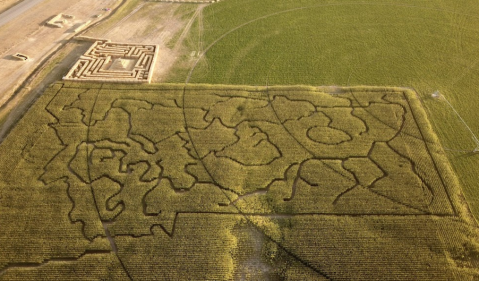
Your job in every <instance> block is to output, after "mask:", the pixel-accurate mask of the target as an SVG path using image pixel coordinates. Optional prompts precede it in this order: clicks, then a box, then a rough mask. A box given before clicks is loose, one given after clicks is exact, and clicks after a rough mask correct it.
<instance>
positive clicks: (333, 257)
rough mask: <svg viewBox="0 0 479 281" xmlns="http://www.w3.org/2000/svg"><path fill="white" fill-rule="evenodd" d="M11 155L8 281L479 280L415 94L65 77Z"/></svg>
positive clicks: (7, 147) (4, 166)
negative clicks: (92, 80)
mask: <svg viewBox="0 0 479 281" xmlns="http://www.w3.org/2000/svg"><path fill="white" fill-rule="evenodd" d="M0 155H2V162H1V163H0V225H1V226H2V229H3V230H4V231H2V232H0V280H51V279H56V280H78V279H88V280H90V279H91V280H145V279H146V280H151V279H154V280H468V278H469V279H471V278H477V277H478V276H479V273H478V272H477V268H478V266H479V264H478V262H477V261H478V257H479V235H478V234H477V229H478V228H477V224H476V223H475V221H474V219H473V218H472V216H471V214H470V212H469V211H468V209H467V205H466V204H465V201H464V198H463V195H462V193H461V189H460V185H459V183H458V181H457V179H456V178H455V176H454V173H453V172H452V170H451V169H450V167H449V163H448V161H447V159H446V156H445V154H444V151H443V150H442V148H441V146H440V144H439V143H438V139H437V137H436V136H435V134H434V132H433V131H432V129H431V126H430V124H429V122H428V119H427V117H426V114H425V112H424V110H423V108H422V106H421V104H420V102H419V100H418V99H417V97H416V93H415V92H414V91H411V90H409V89H407V88H384V87H382V88H381V87H352V88H351V87H306V86H302V87H299V86H295V87H292V86H271V87H255V86H221V85H220V86H213V85H192V86H186V87H185V86H183V85H174V84H162V85H143V86H138V85H121V84H85V83H71V82H68V83H57V84H54V85H52V86H51V87H50V88H49V89H48V90H47V91H46V92H45V94H44V95H43V96H42V97H41V98H40V99H39V100H38V101H37V102H36V103H35V105H34V106H33V107H32V108H31V109H30V110H29V111H28V112H27V114H26V115H25V116H24V117H23V119H22V120H20V121H19V123H18V125H17V126H16V127H15V128H14V129H13V130H12V131H11V133H10V134H9V135H8V137H7V138H6V139H5V140H4V142H3V143H2V144H1V145H0Z"/></svg>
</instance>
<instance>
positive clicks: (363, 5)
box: [170, 0, 479, 218]
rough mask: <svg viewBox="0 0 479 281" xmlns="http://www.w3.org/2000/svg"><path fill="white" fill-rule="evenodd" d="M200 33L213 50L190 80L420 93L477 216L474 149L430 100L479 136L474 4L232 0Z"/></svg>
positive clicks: (449, 0) (219, 6) (209, 12)
mask: <svg viewBox="0 0 479 281" xmlns="http://www.w3.org/2000/svg"><path fill="white" fill-rule="evenodd" d="M195 27H197V28H199V27H198V25H195ZM201 33H202V36H201V37H199V36H198V32H197V30H193V31H192V32H191V34H192V35H191V38H190V43H189V44H188V46H187V47H188V48H190V49H191V50H192V51H193V50H194V51H203V52H205V53H204V55H203V56H202V57H201V58H200V59H199V61H198V64H197V65H196V67H195V68H194V69H193V71H192V75H191V79H189V81H190V82H196V83H212V84H218V83H219V84H238V85H263V86H264V85H285V84H290V85H300V84H302V85H340V86H347V85H376V86H403V87H411V88H414V89H415V90H416V91H417V92H418V93H419V95H420V97H421V99H422V102H423V104H424V105H425V108H426V111H427V113H428V116H429V117H430V119H431V122H432V123H433V127H434V128H435V130H436V132H437V133H438V135H439V138H440V141H441V143H442V144H443V146H444V147H445V148H446V149H447V151H448V158H449V160H450V161H451V163H452V166H453V167H454V169H455V171H456V172H457V173H458V175H459V179H460V181H461V184H462V186H463V189H464V191H465V194H466V197H467V200H468V202H469V205H470V207H471V209H472V211H473V213H474V214H475V216H476V218H479V192H478V190H479V189H478V184H477V183H478V182H479V174H478V173H477V169H476V167H477V166H478V165H479V154H472V153H470V152H472V150H473V149H474V148H475V147H476V144H475V143H474V141H473V139H472V136H471V134H470V133H469V131H468V130H467V129H466V128H465V126H464V125H463V124H462V123H461V122H460V121H459V119H458V118H457V116H456V115H455V114H454V113H453V111H452V110H451V108H450V107H449V106H448V105H447V104H446V103H445V102H444V101H441V100H434V99H431V98H430V95H431V93H433V92H434V91H436V90H439V91H440V93H442V94H443V95H444V96H445V97H446V98H447V99H448V100H449V101H450V102H451V104H452V105H453V106H454V107H455V108H456V109H457V111H458V112H459V113H460V114H461V116H462V117H463V118H464V120H465V121H466V123H467V124H468V125H469V126H470V127H471V129H472V131H473V132H475V133H476V134H479V118H476V117H477V113H476V111H477V110H476V108H477V105H478V102H479V101H478V99H477V89H479V68H478V61H479V58H478V56H477V54H478V48H479V47H478V46H479V44H478V43H479V5H478V4H477V2H476V1H472V0H468V1H454V0H437V1H416V0H414V1H413V0H406V1H393V0H388V1H382V0H373V1H342V0H329V1H314V0H301V1H285V0H282V1H277V0H261V1H257V0H254V1H253V0H251V1H247V0H228V1H221V2H219V3H216V4H215V5H210V6H208V7H206V8H205V9H204V11H203V28H202V29H201ZM198 38H201V41H202V42H201V43H202V44H198V40H199V39H198ZM198 45H200V46H201V45H202V46H204V49H202V50H197V48H198ZM187 53H188V54H189V52H187ZM188 71H189V70H188V69H176V70H175V71H173V74H172V76H171V78H170V81H171V82H184V81H185V79H186V77H187V76H188V75H187V74H188Z"/></svg>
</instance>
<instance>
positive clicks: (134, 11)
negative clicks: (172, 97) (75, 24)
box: [85, 2, 207, 82]
mask: <svg viewBox="0 0 479 281" xmlns="http://www.w3.org/2000/svg"><path fill="white" fill-rule="evenodd" d="M206 5H207V4H184V3H183V4H180V3H164V2H140V3H139V4H138V5H137V6H136V7H132V8H131V11H129V13H128V14H127V15H126V16H125V17H123V18H122V19H121V20H120V21H118V22H116V23H114V24H113V25H112V26H111V27H110V28H108V29H107V30H105V29H104V27H103V28H102V27H101V26H99V28H93V29H91V30H89V31H88V32H86V33H85V35H86V36H90V37H96V38H105V39H109V40H111V41H112V42H120V43H127V42H129V43H140V44H155V45H158V46H159V52H158V57H157V61H156V64H155V69H154V76H153V81H152V82H163V81H164V80H165V78H166V76H167V75H168V74H169V71H170V69H171V67H172V66H173V64H175V63H176V62H177V60H178V58H180V57H181V56H184V55H185V54H189V53H190V51H189V50H187V49H186V48H184V44H183V43H184V41H185V38H186V37H187V35H188V34H189V32H190V30H191V27H192V25H193V23H194V22H195V20H196V19H197V18H198V16H199V15H201V11H202V9H203V8H204V7H205V6H206ZM171 41H175V43H174V45H173V46H172V45H171V44H170V43H171Z"/></svg>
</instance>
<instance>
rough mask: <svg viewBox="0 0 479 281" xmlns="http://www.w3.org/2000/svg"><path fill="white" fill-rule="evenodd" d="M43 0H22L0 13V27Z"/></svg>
mask: <svg viewBox="0 0 479 281" xmlns="http://www.w3.org/2000/svg"><path fill="white" fill-rule="evenodd" d="M42 1H44V0H24V1H22V2H20V3H18V4H17V5H15V6H13V7H11V8H10V9H8V10H6V11H5V12H3V13H1V14H0V27H1V26H3V25H5V24H7V23H9V22H10V21H12V20H13V19H15V18H16V17H18V16H19V15H21V14H23V13H24V12H26V11H28V10H30V9H31V8H33V7H34V6H36V5H37V4H39V3H40V2H42Z"/></svg>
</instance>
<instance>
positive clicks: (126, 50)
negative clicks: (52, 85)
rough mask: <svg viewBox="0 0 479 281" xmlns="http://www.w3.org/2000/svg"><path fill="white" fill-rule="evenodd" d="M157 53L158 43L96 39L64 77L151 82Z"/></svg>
mask: <svg viewBox="0 0 479 281" xmlns="http://www.w3.org/2000/svg"><path fill="white" fill-rule="evenodd" d="M157 55H158V46H156V45H144V44H142V45H136V44H121V43H112V42H109V41H101V40H100V41H96V42H95V43H93V45H92V46H91V47H90V49H89V50H88V51H87V52H86V53H85V54H84V55H83V56H81V57H80V59H79V60H78V61H77V62H76V63H75V65H74V66H73V67H72V68H71V70H70V71H69V72H68V74H67V75H66V76H65V77H63V80H71V81H103V82H119V83H150V82H151V78H152V77H153V69H154V65H155V62H156V57H157Z"/></svg>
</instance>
